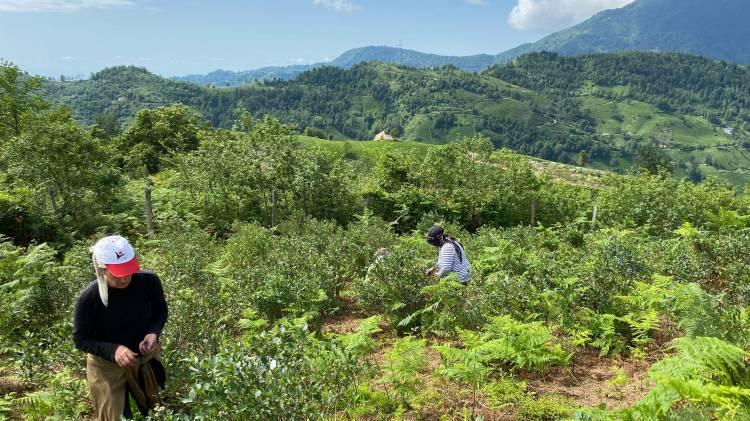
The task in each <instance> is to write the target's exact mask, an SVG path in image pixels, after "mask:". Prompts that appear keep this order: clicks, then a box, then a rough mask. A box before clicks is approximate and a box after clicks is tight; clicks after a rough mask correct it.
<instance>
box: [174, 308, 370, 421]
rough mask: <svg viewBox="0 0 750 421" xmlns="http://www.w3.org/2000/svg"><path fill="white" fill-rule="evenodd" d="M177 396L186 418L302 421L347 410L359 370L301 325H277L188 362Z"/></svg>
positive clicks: (337, 349)
mask: <svg viewBox="0 0 750 421" xmlns="http://www.w3.org/2000/svg"><path fill="white" fill-rule="evenodd" d="M191 365H192V368H191V373H190V374H189V377H188V379H189V382H190V383H192V385H193V386H192V388H191V389H190V392H189V393H187V394H186V396H183V397H182V401H183V403H184V404H186V405H188V408H189V414H190V418H191V419H198V420H201V419H206V420H208V419H226V420H246V419H268V420H274V419H307V418H310V417H315V418H324V417H326V416H333V414H335V413H336V412H338V411H339V410H341V409H343V408H344V407H346V406H347V405H346V403H347V402H348V401H347V399H348V397H349V396H350V395H351V393H352V388H353V387H354V386H353V385H354V382H355V379H356V378H357V373H358V371H359V368H358V366H357V363H356V359H353V358H350V357H349V356H348V355H347V354H346V353H345V352H344V351H343V350H342V349H340V348H339V347H337V346H335V345H333V344H331V343H328V342H324V341H320V340H317V339H315V338H314V337H313V335H311V334H310V333H308V332H307V331H306V330H305V329H304V326H300V325H298V324H296V323H294V324H292V323H286V322H282V323H280V324H277V325H276V326H274V327H273V328H272V329H270V330H267V331H263V332H260V333H257V334H254V335H250V336H249V337H247V338H246V339H245V340H244V341H243V343H235V344H229V345H228V346H227V347H226V348H225V349H223V350H222V351H221V352H220V353H218V354H216V355H214V356H209V357H204V358H197V357H196V358H193V359H192V361H191Z"/></svg>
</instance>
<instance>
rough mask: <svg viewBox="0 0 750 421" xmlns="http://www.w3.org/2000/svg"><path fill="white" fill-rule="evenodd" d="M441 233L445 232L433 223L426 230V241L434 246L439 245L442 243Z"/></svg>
mask: <svg viewBox="0 0 750 421" xmlns="http://www.w3.org/2000/svg"><path fill="white" fill-rule="evenodd" d="M443 234H445V230H444V229H443V227H441V226H440V225H433V226H432V228H430V230H429V231H428V232H427V242H428V243H430V244H432V245H433V246H435V247H440V246H441V245H442V244H443Z"/></svg>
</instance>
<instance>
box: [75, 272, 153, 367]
mask: <svg viewBox="0 0 750 421" xmlns="http://www.w3.org/2000/svg"><path fill="white" fill-rule="evenodd" d="M132 276H133V277H132V279H131V281H130V284H129V285H128V286H127V287H126V288H112V287H108V290H109V306H107V307H105V306H104V304H103V303H102V300H101V298H100V297H99V287H98V285H97V283H96V281H94V282H92V283H91V284H90V285H89V286H87V287H86V288H84V289H83V290H82V291H81V295H80V296H79V297H78V301H77V302H76V306H75V311H74V315H73V340H74V341H75V345H76V348H78V349H80V350H81V351H83V352H87V353H90V354H94V355H96V356H99V357H102V358H104V359H107V360H109V361H113V362H114V360H115V351H116V350H117V347H118V346H119V345H125V346H126V347H128V348H129V349H130V350H131V351H133V352H135V353H139V352H140V351H139V350H138V344H140V343H141V341H143V338H144V337H145V336H146V335H147V334H149V333H155V334H156V336H160V335H161V331H162V329H163V328H164V324H165V323H166V322H167V302H166V300H165V299H164V290H163V289H162V286H161V281H160V280H159V277H158V276H156V275H155V274H153V273H151V272H145V271H140V272H138V273H134V274H133V275H132Z"/></svg>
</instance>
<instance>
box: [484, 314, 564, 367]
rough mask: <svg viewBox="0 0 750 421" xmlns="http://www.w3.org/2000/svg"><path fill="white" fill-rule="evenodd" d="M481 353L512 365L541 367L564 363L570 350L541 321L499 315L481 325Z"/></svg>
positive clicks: (490, 359)
mask: <svg viewBox="0 0 750 421" xmlns="http://www.w3.org/2000/svg"><path fill="white" fill-rule="evenodd" d="M481 340H482V342H483V344H482V346H481V351H480V352H481V353H482V354H483V356H484V358H485V361H500V362H502V363H506V364H510V365H513V366H514V367H519V368H524V369H531V370H544V369H546V368H547V367H550V366H565V365H567V364H568V363H569V362H570V359H571V357H572V355H573V354H571V353H569V352H567V351H565V350H564V349H563V348H562V346H561V345H560V344H559V343H555V338H554V336H553V335H552V331H551V330H550V329H549V328H548V327H547V326H545V325H544V323H542V322H529V323H524V322H520V321H518V320H515V319H513V318H512V317H510V316H499V317H495V318H493V319H492V320H491V322H490V323H489V324H488V325H487V326H485V327H484V328H483V329H482V334H481Z"/></svg>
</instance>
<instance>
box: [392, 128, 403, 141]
mask: <svg viewBox="0 0 750 421" xmlns="http://www.w3.org/2000/svg"><path fill="white" fill-rule="evenodd" d="M390 134H391V136H393V138H394V139H398V138H399V137H400V136H401V132H400V131H399V130H398V127H393V128H391V133H390Z"/></svg>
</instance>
